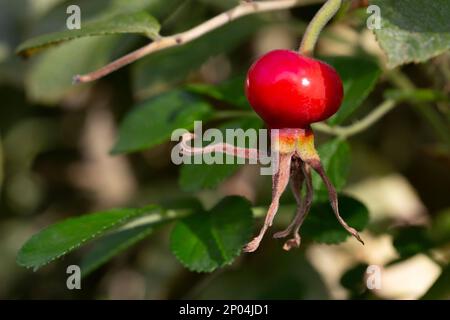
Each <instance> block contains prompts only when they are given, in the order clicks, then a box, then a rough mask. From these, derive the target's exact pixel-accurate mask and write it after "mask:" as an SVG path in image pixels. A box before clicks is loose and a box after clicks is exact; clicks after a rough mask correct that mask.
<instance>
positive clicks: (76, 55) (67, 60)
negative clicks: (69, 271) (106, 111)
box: [25, 36, 119, 104]
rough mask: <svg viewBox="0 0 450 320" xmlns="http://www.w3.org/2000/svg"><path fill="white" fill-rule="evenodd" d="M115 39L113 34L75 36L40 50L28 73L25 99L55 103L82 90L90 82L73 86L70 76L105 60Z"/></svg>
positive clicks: (97, 66) (85, 70)
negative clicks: (75, 38)
mask: <svg viewBox="0 0 450 320" xmlns="http://www.w3.org/2000/svg"><path fill="white" fill-rule="evenodd" d="M118 40H119V39H118V38H117V37H116V36H112V37H101V38H84V39H77V40H73V41H71V42H68V43H65V44H62V45H61V46H59V47H57V48H54V49H52V50H49V51H48V52H45V53H43V54H42V55H41V56H40V57H38V59H37V61H35V63H34V64H33V65H32V67H31V69H30V71H29V73H28V74H27V77H26V83H25V86H26V91H27V95H28V98H29V99H31V100H33V101H35V102H39V103H43V104H55V103H57V102H59V101H60V100H61V99H62V98H63V97H64V96H65V95H67V94H68V93H74V92H78V91H80V90H83V89H84V88H86V87H87V86H89V85H77V86H74V85H73V83H72V79H73V76H74V75H75V74H80V73H85V72H90V71H92V70H95V69H97V68H99V67H101V66H103V65H104V64H105V63H107V62H108V60H109V58H110V52H111V50H112V49H113V47H114V46H115V45H116V44H117V41H118Z"/></svg>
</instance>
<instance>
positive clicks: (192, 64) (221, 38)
mask: <svg viewBox="0 0 450 320" xmlns="http://www.w3.org/2000/svg"><path fill="white" fill-rule="evenodd" d="M261 24H262V22H261V20H260V19H257V18H256V17H244V18H242V19H239V20H236V21H233V22H231V23H229V24H227V25H225V26H223V27H221V28H219V29H216V30H214V31H212V32H210V33H207V34H206V35H204V36H202V37H200V38H198V39H196V40H194V41H192V42H188V43H186V44H184V45H182V46H178V47H173V48H170V49H167V50H164V51H161V52H156V53H154V54H152V55H150V56H148V57H145V58H143V59H142V60H140V61H138V62H137V63H135V64H133V66H132V68H133V83H134V88H135V91H136V93H137V95H138V96H146V95H147V94H148V92H151V91H152V87H153V86H160V85H161V84H166V85H167V84H169V85H170V84H176V83H179V82H181V81H182V80H184V79H185V78H186V76H187V75H188V74H189V73H190V72H191V71H194V70H196V69H198V68H199V67H200V66H201V65H202V64H203V63H205V62H206V61H207V60H208V58H210V57H213V56H216V55H219V54H224V53H228V52H230V51H231V50H233V49H234V48H236V47H237V46H238V45H239V44H240V43H242V42H243V41H245V40H246V39H248V38H249V37H250V36H251V35H252V34H253V33H255V32H256V30H257V29H258V28H259V26H261Z"/></svg>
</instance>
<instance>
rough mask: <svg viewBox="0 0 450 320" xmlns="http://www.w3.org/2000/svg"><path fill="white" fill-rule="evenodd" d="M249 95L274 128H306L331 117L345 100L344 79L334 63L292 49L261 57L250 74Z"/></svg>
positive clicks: (257, 111)
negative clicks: (343, 99)
mask: <svg viewBox="0 0 450 320" xmlns="http://www.w3.org/2000/svg"><path fill="white" fill-rule="evenodd" d="M245 89H246V90H245V91H246V95H247V99H248V101H249V103H250V105H251V106H252V107H253V109H254V110H255V112H256V113H257V114H258V115H259V116H260V117H261V118H262V119H263V120H264V121H265V122H266V124H267V125H268V126H269V127H270V128H272V129H283V128H306V127H308V126H309V124H311V123H313V122H318V121H322V120H325V119H327V118H329V117H331V116H332V115H333V114H335V113H336V111H337V110H338V109H339V107H340V105H341V103H342V96H343V88H342V81H341V79H340V77H339V75H338V73H337V72H336V70H334V68H333V67H331V66H330V65H328V64H326V63H324V62H322V61H319V60H316V59H313V58H309V57H305V56H302V55H300V54H299V53H298V52H295V51H291V50H274V51H271V52H269V53H267V54H265V55H264V56H262V57H261V58H259V59H258V60H257V61H256V62H255V63H254V64H253V65H252V66H251V68H250V70H249V71H248V74H247V81H246V88H245Z"/></svg>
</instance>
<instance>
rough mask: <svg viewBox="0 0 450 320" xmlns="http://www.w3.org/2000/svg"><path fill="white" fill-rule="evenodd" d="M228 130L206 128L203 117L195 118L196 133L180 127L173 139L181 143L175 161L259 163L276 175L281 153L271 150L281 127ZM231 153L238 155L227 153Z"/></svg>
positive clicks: (173, 154)
mask: <svg viewBox="0 0 450 320" xmlns="http://www.w3.org/2000/svg"><path fill="white" fill-rule="evenodd" d="M224 131H225V133H224ZM224 131H222V130H220V129H217V128H209V129H207V130H205V131H203V124H202V122H201V121H195V122H194V133H193V134H191V133H190V132H189V131H188V130H186V129H182V128H180V129H176V130H175V131H173V132H172V136H171V140H172V141H178V142H179V143H178V144H176V145H175V146H174V148H173V149H172V152H171V159H172V162H173V163H174V164H176V165H180V164H207V165H212V164H257V163H259V164H260V165H261V170H260V172H261V175H273V173H274V172H276V171H277V169H278V160H279V159H278V158H279V155H278V152H273V151H272V150H270V149H271V148H269V137H271V138H272V141H276V140H277V139H278V134H279V130H268V129H259V130H257V129H247V130H244V129H241V128H237V129H225V130H224ZM186 137H190V138H188V139H186ZM180 140H181V141H180ZM205 143H206V144H207V145H206V146H204V144H205ZM246 146H249V147H246ZM231 154H232V155H234V156H235V157H230V156H227V155H231Z"/></svg>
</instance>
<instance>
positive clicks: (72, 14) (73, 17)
mask: <svg viewBox="0 0 450 320" xmlns="http://www.w3.org/2000/svg"><path fill="white" fill-rule="evenodd" d="M66 13H67V14H68V15H69V17H67V20H66V26H67V29H69V30H79V29H81V8H80V7H79V6H77V5H70V6H68V7H67V10H66Z"/></svg>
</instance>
